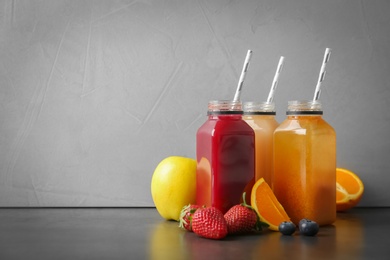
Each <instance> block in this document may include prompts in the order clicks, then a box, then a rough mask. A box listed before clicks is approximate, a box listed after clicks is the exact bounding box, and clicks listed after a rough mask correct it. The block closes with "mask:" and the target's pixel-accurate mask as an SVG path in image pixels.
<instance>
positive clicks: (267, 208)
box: [251, 178, 290, 231]
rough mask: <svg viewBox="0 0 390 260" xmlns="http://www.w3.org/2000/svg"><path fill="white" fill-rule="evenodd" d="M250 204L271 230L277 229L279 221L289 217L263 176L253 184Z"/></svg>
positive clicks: (288, 219)
mask: <svg viewBox="0 0 390 260" xmlns="http://www.w3.org/2000/svg"><path fill="white" fill-rule="evenodd" d="M251 206H252V207H253V208H254V209H255V210H256V212H257V214H258V215H259V217H260V220H261V221H263V222H265V223H267V224H268V225H269V229H271V230H274V231H278V230H279V224H280V223H282V222H283V221H290V217H289V216H288V215H287V213H286V211H285V210H284V208H283V206H282V205H281V204H280V203H279V201H278V199H277V198H276V196H275V194H274V193H273V191H272V190H271V188H270V187H269V185H268V184H267V183H266V182H265V181H264V179H263V178H260V179H259V180H257V181H256V183H255V184H254V185H253V188H252V193H251Z"/></svg>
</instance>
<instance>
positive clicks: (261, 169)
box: [243, 102, 278, 188]
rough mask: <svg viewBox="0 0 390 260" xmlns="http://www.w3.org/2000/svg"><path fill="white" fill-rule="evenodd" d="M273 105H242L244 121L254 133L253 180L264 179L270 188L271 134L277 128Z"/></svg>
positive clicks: (252, 103) (271, 175) (271, 162)
mask: <svg viewBox="0 0 390 260" xmlns="http://www.w3.org/2000/svg"><path fill="white" fill-rule="evenodd" d="M275 115H276V112H275V104H274V103H267V102H262V103H257V102H245V103H244V117H243V118H244V120H245V121H246V122H247V123H248V125H250V126H251V127H252V129H253V131H254V132H255V179H256V181H257V180H259V179H260V178H264V180H265V181H266V182H267V184H268V185H269V186H270V187H271V188H272V182H273V181H272V177H273V172H274V170H273V168H274V166H273V134H274V131H275V129H276V128H277V127H278V122H277V121H276V120H275Z"/></svg>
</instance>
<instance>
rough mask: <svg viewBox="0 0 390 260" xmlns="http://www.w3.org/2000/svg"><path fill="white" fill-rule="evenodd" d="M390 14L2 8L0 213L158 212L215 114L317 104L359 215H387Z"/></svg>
mask: <svg viewBox="0 0 390 260" xmlns="http://www.w3.org/2000/svg"><path fill="white" fill-rule="evenodd" d="M389 17H390V1H387V0H374V1H368V0H366V1H363V0H362V1H355V0H353V1H352V0H349V1H348V0H337V1H336V0H328V1H321V0H315V1H305V0H293V1H275V0H267V1H266V0H263V1H254V0H253V1H241V0H240V1H222V0H221V1H211V0H210V1H206V0H199V1H190V0H183V1H171V0H168V1H157V0H156V1H153V0H145V1H142V0H139V1H49V0H44V1H9V0H2V1H0V104H1V107H0V206H152V205H153V202H152V199H151V196H150V179H151V176H152V173H153V170H154V168H155V167H156V165H157V164H158V162H159V161H160V160H162V159H163V158H165V157H167V156H169V155H181V156H188V157H194V156H195V133H196V130H197V129H198V127H199V126H200V125H201V124H202V123H203V122H204V121H205V119H206V116H205V112H206V108H207V102H208V101H209V100H211V99H230V98H232V97H233V95H234V91H235V88H236V84H237V81H238V78H239V74H240V71H241V68H242V64H243V61H244V58H245V54H246V51H247V50H248V49H252V50H253V56H252V61H251V64H250V68H249V72H248V75H247V78H246V81H245V85H244V89H243V93H242V100H243V101H249V100H257V101H262V100H265V99H266V97H267V94H268V90H269V87H270V84H271V81H272V78H273V75H274V72H275V69H276V65H277V62H278V59H279V57H280V56H281V55H283V56H285V57H286V60H285V66H284V69H283V73H282V75H281V78H280V83H279V86H278V89H277V91H276V97H275V102H276V104H277V112H278V115H277V118H278V121H279V122H281V121H282V120H283V119H284V117H285V109H286V104H287V101H288V100H293V99H310V98H312V96H313V93H314V88H315V83H316V81H317V77H318V72H319V70H320V65H321V61H322V57H323V53H324V50H325V48H326V47H330V48H332V49H333V52H332V56H331V59H330V62H329V63H328V66H327V76H326V79H325V82H324V86H323V89H322V96H321V100H322V103H323V106H324V111H325V114H324V117H325V119H326V120H327V121H328V122H330V123H331V124H332V125H333V126H334V128H335V129H336V131H337V137H338V144H337V149H338V151H337V159H338V166H339V167H346V168H349V169H351V170H353V171H355V172H356V173H358V174H359V175H360V176H361V178H362V180H363V181H364V184H365V187H366V191H365V195H364V197H363V199H362V201H361V204H360V205H361V206H390V197H389V196H388V186H389V184H390V172H389V169H390V160H389V152H390V138H389V125H390V113H389V111H388V110H389V109H388V108H389V102H390V84H389V72H390V47H389V46H390V30H389V25H390V19H389Z"/></svg>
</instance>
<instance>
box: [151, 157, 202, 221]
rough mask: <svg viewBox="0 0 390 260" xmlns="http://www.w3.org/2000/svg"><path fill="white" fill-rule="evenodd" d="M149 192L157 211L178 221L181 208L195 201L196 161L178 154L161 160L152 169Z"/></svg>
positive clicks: (167, 217) (166, 217)
mask: <svg viewBox="0 0 390 260" xmlns="http://www.w3.org/2000/svg"><path fill="white" fill-rule="evenodd" d="M151 193H152V198H153V202H154V205H155V206H156V209H157V211H158V213H159V214H160V215H161V216H162V217H163V218H165V219H168V220H176V221H179V218H180V211H181V210H182V208H183V207H184V206H185V205H188V204H190V203H191V204H195V202H196V161H195V160H194V159H191V158H186V157H180V156H170V157H167V158H165V159H164V160H162V161H161V162H160V163H159V164H158V165H157V167H156V169H155V170H154V173H153V176H152V182H151Z"/></svg>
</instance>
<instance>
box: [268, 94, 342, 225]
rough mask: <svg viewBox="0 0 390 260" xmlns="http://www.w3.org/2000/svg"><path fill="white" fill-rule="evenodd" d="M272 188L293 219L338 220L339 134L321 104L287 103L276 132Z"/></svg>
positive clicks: (316, 102) (321, 223)
mask: <svg viewBox="0 0 390 260" xmlns="http://www.w3.org/2000/svg"><path fill="white" fill-rule="evenodd" d="M273 189H274V193H275V195H276V197H277V198H278V200H279V202H280V203H281V204H282V205H283V207H284V209H285V210H286V212H287V214H288V215H289V217H290V218H291V220H292V221H293V222H294V223H295V224H298V222H299V221H300V220H301V219H303V218H308V219H311V220H314V221H316V222H317V223H318V224H319V225H327V224H331V223H332V222H334V221H335V220H336V133H335V131H334V129H333V128H332V127H331V126H330V125H329V124H328V123H327V122H326V121H325V120H324V119H323V118H322V107H321V103H320V102H318V101H290V102H288V109H287V119H286V120H285V121H283V122H282V123H281V124H280V125H279V127H278V128H277V129H276V130H275V133H274V183H273Z"/></svg>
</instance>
